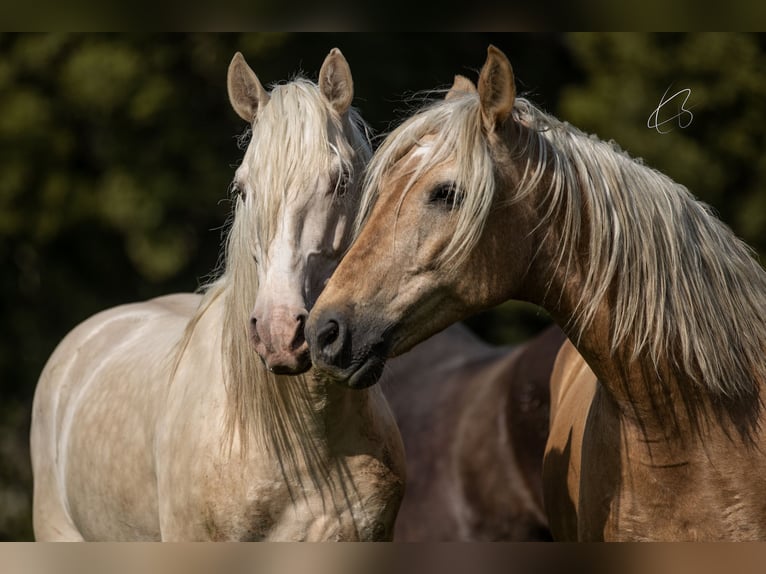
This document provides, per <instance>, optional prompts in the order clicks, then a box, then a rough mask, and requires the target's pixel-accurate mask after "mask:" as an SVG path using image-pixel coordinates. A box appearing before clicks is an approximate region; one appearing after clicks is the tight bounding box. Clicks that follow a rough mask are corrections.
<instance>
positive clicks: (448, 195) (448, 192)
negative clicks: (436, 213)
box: [428, 183, 464, 209]
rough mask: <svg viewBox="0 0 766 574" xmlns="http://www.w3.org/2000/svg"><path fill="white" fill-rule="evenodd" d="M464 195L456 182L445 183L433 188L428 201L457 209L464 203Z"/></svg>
mask: <svg viewBox="0 0 766 574" xmlns="http://www.w3.org/2000/svg"><path fill="white" fill-rule="evenodd" d="M463 195H464V194H463V192H462V191H461V190H460V189H458V187H457V185H456V184H455V183H443V184H441V185H437V186H436V187H435V188H434V189H433V190H431V195H430V196H429V198H428V203H430V204H432V205H438V206H440V207H444V208H447V209H456V208H458V207H460V205H461V204H462V203H463Z"/></svg>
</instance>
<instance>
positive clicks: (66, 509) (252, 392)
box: [31, 49, 551, 540]
mask: <svg viewBox="0 0 766 574" xmlns="http://www.w3.org/2000/svg"><path fill="white" fill-rule="evenodd" d="M228 93H229V99H230V102H231V104H232V107H233V108H234V110H235V111H236V113H237V114H238V115H239V116H240V117H241V118H242V119H243V120H244V121H245V122H246V123H247V124H248V132H247V135H249V143H248V145H247V149H246V151H245V155H244V158H243V160H242V162H241V165H240V166H239V168H238V169H237V170H236V173H235V176H234V181H233V185H232V192H233V197H232V201H233V204H234V212H233V217H232V220H231V224H230V228H229V230H228V236H227V239H226V244H225V252H224V263H225V266H224V268H223V270H222V272H221V274H220V276H219V278H218V279H217V280H215V281H214V282H212V283H211V284H209V285H207V286H206V287H205V289H204V292H203V294H201V295H200V294H175V295H168V296H165V297H160V298H157V299H153V300H150V301H147V302H144V303H135V304H131V305H124V306H121V307H117V308H114V309H110V310H107V311H104V312H102V313H99V314H97V315H95V316H94V317H91V318H90V319H88V320H86V321H85V322H84V323H82V324H81V325H79V326H78V327H76V328H75V329H74V330H73V331H72V332H71V333H70V334H69V335H67V336H66V337H65V339H64V340H63V341H62V342H61V343H60V345H59V346H58V347H57V349H56V350H55V351H54V353H53V355H52V356H51V358H50V359H49V361H48V363H47V364H46V366H45V368H44V370H43V373H42V374H41V377H40V381H39V383H38V387H37V389H36V392H35V399H34V404H33V415H32V429H31V454H32V464H33V472H34V497H33V512H34V516H33V519H34V530H35V537H36V538H37V539H38V540H380V539H390V538H391V537H392V536H394V527H395V525H394V519H395V517H396V516H397V511H398V510H399V507H400V502H402V497H403V490H404V482H405V453H404V451H403V446H402V437H400V434H399V431H398V429H397V424H396V422H398V423H399V424H400V425H402V426H403V428H406V429H411V430H409V431H408V432H405V436H404V440H405V443H406V445H407V460H406V466H407V467H408V469H412V470H413V472H411V473H410V477H409V480H408V489H407V492H406V494H405V495H404V500H403V502H402V506H401V512H400V513H399V519H398V520H397V522H396V535H395V538H396V539H399V540H454V539H458V538H461V537H462V538H468V539H499V538H513V539H530V538H538V537H543V538H545V537H547V536H548V534H547V527H546V521H545V518H544V515H543V511H542V485H541V481H540V470H539V468H538V467H539V465H538V464H536V463H535V461H538V460H539V459H540V458H541V455H542V448H543V444H544V437H545V435H546V431H545V428H544V427H545V424H546V422H547V418H546V417H545V416H544V415H545V414H547V411H545V410H544V409H537V408H531V405H537V404H542V405H543V407H545V405H547V384H543V383H542V382H540V381H542V380H544V379H545V378H546V376H547V372H546V370H548V371H549V370H550V367H551V364H548V365H547V366H545V365H544V366H543V372H542V373H541V374H538V376H537V377H532V378H529V377H527V378H525V379H520V378H516V380H518V381H519V383H520V384H518V385H513V384H508V385H501V384H498V383H499V382H500V381H501V380H503V377H504V376H506V375H508V376H511V377H512V378H513V377H514V373H516V372H517V371H518V370H519V368H521V367H523V366H524V365H526V364H527V363H528V362H529V357H530V356H534V352H535V350H534V348H533V347H531V348H529V349H517V350H508V349H498V348H493V347H490V346H489V345H486V344H484V343H482V342H481V341H479V340H478V339H477V338H476V337H474V336H473V335H471V334H470V333H469V332H468V331H467V329H466V328H464V327H462V326H455V327H452V328H450V329H447V330H445V331H444V332H442V333H439V334H438V335H436V336H435V337H433V338H432V339H431V340H430V341H429V342H428V344H427V345H423V346H421V347H419V348H417V349H415V350H413V351H412V352H411V353H407V354H405V355H404V356H403V357H401V358H400V359H397V360H394V361H392V362H391V365H390V368H389V371H390V372H389V374H388V375H387V376H384V384H386V383H389V384H390V386H388V388H387V393H388V396H389V399H390V400H391V403H392V404H393V405H395V408H396V409H397V410H396V413H395V415H396V421H395V419H394V416H393V414H392V412H391V410H390V408H389V406H388V401H387V400H386V398H384V396H383V394H382V393H381V389H380V387H377V386H376V387H371V388H369V389H365V390H351V389H347V388H344V387H343V386H340V385H337V384H335V383H334V382H331V381H328V380H325V379H322V378H317V377H316V376H315V373H314V372H313V371H311V370H310V363H309V360H308V356H309V355H308V347H307V344H306V341H305V339H304V337H303V324H304V322H305V320H306V317H307V315H308V310H309V309H311V306H312V305H313V303H314V301H315V300H316V299H317V297H318V296H319V293H320V291H321V290H322V288H323V286H324V284H325V282H326V281H327V280H328V278H329V277H330V274H331V273H332V271H333V270H334V268H335V266H336V265H337V264H338V262H339V261H340V258H341V255H342V254H343V253H344V252H345V250H347V249H348V247H349V245H350V242H351V239H352V233H353V222H354V220H355V218H356V217H357V215H358V212H359V209H360V199H361V197H362V194H361V183H362V179H363V171H364V169H365V166H366V164H367V162H368V161H369V160H370V157H371V155H372V153H371V146H370V143H369V139H368V128H367V126H366V125H365V123H364V121H363V120H362V119H361V117H360V116H359V114H358V113H357V112H356V110H355V109H354V108H352V107H351V105H350V104H351V101H352V98H353V79H352V76H351V70H350V68H349V65H348V63H347V61H346V59H345V57H344V56H343V55H342V54H341V53H340V51H339V50H337V49H333V50H332V51H331V52H330V53H329V54H328V55H327V57H326V58H325V60H324V63H323V65H322V67H321V69H320V72H319V79H318V83H317V84H314V83H313V82H310V81H309V80H307V79H303V78H299V79H296V80H294V81H291V82H288V83H283V84H280V85H277V86H275V87H274V88H273V89H272V90H271V91H268V90H266V89H265V88H264V87H263V86H262V84H261V82H260V81H259V80H258V78H257V76H256V75H255V74H254V73H253V71H252V70H251V69H250V67H249V66H248V65H247V64H246V62H245V60H244V58H243V57H242V56H241V55H240V54H236V55H235V56H234V58H233V59H232V61H231V64H230V66H229V71H228ZM444 353H447V354H448V355H449V360H444V357H443V355H444ZM549 354H550V353H549ZM548 363H551V361H548ZM479 367H480V368H479ZM538 370H539V369H538ZM485 372H486V373H493V374H494V375H493V376H494V380H493V379H492V378H489V379H487V380H481V379H482V377H484V376H485V375H484V374H483V373H485ZM530 381H531V382H530ZM469 383H470V384H469ZM466 387H469V388H476V389H484V390H483V391H482V392H481V393H477V395H478V397H479V398H478V400H468V399H473V395H474V393H466V392H465V390H466ZM413 388H420V389H423V390H427V389H431V388H434V389H439V388H441V389H442V391H441V396H442V402H443V403H445V404H446V403H449V404H451V405H453V407H452V409H451V410H450V411H449V412H448V411H447V410H446V409H445V410H444V411H443V412H441V413H438V412H436V411H435V409H433V408H432V407H433V400H432V397H430V396H424V397H423V400H422V401H421V402H420V403H414V402H413V401H412V400H411V389H413ZM541 394H542V396H541ZM517 399H518V400H517ZM486 405H490V407H491V408H494V409H496V410H497V414H498V417H501V418H502V419H503V420H507V421H508V429H509V434H510V437H511V438H510V440H505V439H503V440H502V441H501V440H498V438H497V436H496V433H492V434H493V435H495V436H494V437H493V436H490V437H489V438H490V440H487V438H486V437H483V436H477V437H475V438H472V439H471V440H462V441H459V447H457V448H456V447H455V446H454V445H452V444H451V443H452V438H453V437H454V435H455V433H456V429H458V428H463V427H466V426H471V421H470V419H469V418H468V416H469V415H470V412H471V409H472V408H473V409H474V410H477V409H483V408H485V406H486ZM519 407H520V408H519ZM541 413H543V418H541V416H540V415H541ZM437 415H438V416H437ZM432 429H435V430H434V431H433V432H432ZM493 439H494V440H493ZM440 441H441V442H440ZM477 452H479V453H484V458H492V459H494V460H498V457H500V458H501V459H502V460H503V461H504V465H503V469H502V471H501V472H495V473H492V472H490V473H485V472H481V470H482V469H480V468H477V462H478V461H480V459H477V458H476V457H475V456H474V455H475V454H476V453H477ZM445 468H446V472H445V471H444V469H445ZM468 475H473V476H480V477H482V478H483V477H485V476H489V477H490V478H491V479H492V480H494V481H495V482H497V481H503V480H504V477H505V476H506V475H507V476H510V477H511V478H512V480H514V481H515V485H514V486H513V487H511V488H507V489H504V490H502V491H498V490H497V489H496V488H494V489H493V488H489V487H490V486H491V482H490V483H486V484H482V486H483V488H476V483H475V481H474V482H470V481H466V480H463V477H465V476H468ZM498 492H499V493H500V496H498ZM477 495H480V496H478V497H477ZM490 516H492V517H493V520H478V521H477V517H481V518H488V517H490ZM509 517H510V519H509ZM426 518H427V520H426Z"/></svg>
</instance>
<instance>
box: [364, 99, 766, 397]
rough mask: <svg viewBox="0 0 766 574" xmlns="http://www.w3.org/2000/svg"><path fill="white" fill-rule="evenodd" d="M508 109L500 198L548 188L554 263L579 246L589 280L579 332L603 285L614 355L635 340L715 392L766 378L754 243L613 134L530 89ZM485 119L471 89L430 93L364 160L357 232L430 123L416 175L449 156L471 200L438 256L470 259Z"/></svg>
mask: <svg viewBox="0 0 766 574" xmlns="http://www.w3.org/2000/svg"><path fill="white" fill-rule="evenodd" d="M513 120H514V122H515V125H516V126H517V128H518V129H515V130H512V132H513V133H514V134H515V135H516V136H517V141H512V142H511V141H509V142H506V144H507V145H508V146H509V148H510V153H511V156H512V158H513V159H515V160H520V161H521V168H520V172H521V175H520V180H519V181H518V182H516V183H515V185H516V186H517V187H516V189H514V190H513V191H512V193H511V195H510V197H509V199H508V201H510V202H518V201H520V200H522V199H524V198H525V197H527V196H528V195H529V194H530V193H531V192H532V191H533V190H534V189H536V188H537V187H539V186H540V185H547V190H544V193H543V195H542V200H541V203H540V207H543V206H544V209H542V211H543V212H544V215H543V216H542V219H541V221H540V222H539V224H538V229H541V228H544V227H546V224H549V223H550V222H551V221H552V220H553V219H554V218H556V219H557V221H558V222H559V223H557V227H558V228H557V229H556V230H555V232H556V233H558V234H560V236H561V237H560V241H561V243H560V252H559V256H558V261H557V262H556V264H557V265H559V266H562V265H563V266H565V267H566V270H567V271H569V269H571V268H572V266H573V265H574V264H575V261H574V257H575V254H577V252H578V246H580V245H582V244H583V242H584V244H585V245H587V247H588V250H587V260H586V261H581V262H579V265H580V266H581V268H582V269H583V270H584V272H585V281H584V284H583V287H582V289H581V293H582V295H581V298H580V300H579V302H578V304H577V307H576V310H575V313H574V316H573V317H572V318H571V326H572V327H574V332H575V333H579V335H580V336H581V335H582V333H584V332H585V331H586V330H587V329H588V328H589V326H590V325H591V324H592V322H593V320H594V318H595V315H596V312H597V310H598V308H599V306H600V305H601V304H602V303H603V301H604V299H605V297H607V295H608V296H609V297H610V312H611V319H612V321H611V332H610V334H609V336H610V344H611V349H612V352H616V351H617V349H618V347H621V345H623V344H625V343H628V342H629V345H630V347H629V352H630V355H631V359H636V358H639V357H641V358H642V359H648V360H649V361H650V363H649V364H651V365H653V368H654V369H655V372H656V370H657V369H658V368H659V366H660V365H669V367H670V368H671V369H672V370H673V371H674V372H677V373H684V374H685V376H688V377H690V378H691V379H692V380H693V381H694V383H696V385H697V386H698V388H700V389H705V390H707V391H708V392H710V393H712V394H713V395H716V396H722V397H728V398H730V399H731V398H734V399H737V398H752V397H754V396H757V388H758V383H760V382H763V381H766V361H764V360H763V353H764V350H766V272H764V270H763V268H762V267H761V266H760V265H759V263H758V262H757V261H756V260H755V259H754V257H753V252H752V250H751V249H750V248H749V247H748V246H747V245H746V244H745V243H744V242H742V241H741V240H740V239H738V238H737V237H736V236H735V235H734V233H733V232H732V231H731V230H730V229H729V228H728V227H727V226H726V225H725V224H724V223H723V222H721V221H720V220H719V219H717V218H716V217H715V216H714V215H713V213H712V211H711V208H710V207H709V206H707V205H706V204H704V203H702V202H700V201H698V200H696V199H695V198H694V197H693V196H692V194H691V193H690V192H689V191H688V190H687V189H686V188H685V187H684V186H682V185H680V184H677V183H675V182H673V181H672V180H671V179H670V178H669V177H667V176H666V175H664V174H662V173H660V172H659V171H657V170H654V169H652V168H650V167H647V166H646V165H644V164H643V162H642V161H641V160H640V159H634V158H631V157H630V156H629V155H628V154H627V153H626V152H624V151H622V150H621V149H620V148H619V147H618V146H617V145H616V144H615V143H614V142H605V141H602V140H600V139H598V138H597V137H595V136H589V135H587V134H585V133H583V132H582V131H580V130H578V129H577V128H575V127H573V126H571V125H569V124H568V123H566V122H561V121H559V120H558V119H556V118H555V117H553V116H550V115H548V114H546V113H544V112H542V111H541V110H539V109H538V108H536V107H535V106H534V105H533V104H531V103H530V102H529V101H527V100H526V99H524V98H517V99H516V101H515V103H514V110H513ZM480 128H481V125H480V103H479V98H478V95H477V94H475V93H473V94H470V93H469V94H466V95H462V96H459V97H456V98H450V99H449V100H441V101H438V102H435V103H432V104H429V105H427V106H426V107H425V108H424V109H423V110H422V111H421V112H419V113H417V114H416V115H414V116H412V117H411V118H410V119H408V120H406V121H405V122H404V123H403V124H402V125H400V126H399V127H398V128H397V129H396V130H394V131H393V132H392V133H391V134H390V135H389V136H388V138H387V139H386V141H385V143H384V144H383V145H382V146H381V147H380V148H379V150H378V152H376V154H375V157H374V158H373V161H372V163H371V164H370V166H369V167H368V172H367V174H368V175H367V180H366V182H365V192H364V197H363V200H362V205H363V210H362V211H361V212H360V217H359V219H358V220H357V229H359V228H360V227H361V225H362V224H363V222H364V220H365V219H366V217H367V216H368V215H369V212H370V210H371V208H372V205H373V204H374V201H375V197H376V196H377V193H378V189H379V188H380V184H381V181H382V177H383V176H384V174H385V173H386V171H387V170H388V169H390V167H391V166H392V165H393V164H394V163H395V162H396V161H397V160H399V159H400V158H402V157H403V156H404V155H405V154H406V153H407V152H408V151H409V150H410V149H411V147H412V146H413V144H415V143H416V142H417V141H418V140H420V139H421V138H422V137H424V136H427V135H429V134H433V135H435V137H434V138H433V145H432V146H431V147H430V149H426V150H424V153H423V154H421V155H420V156H419V157H420V159H419V163H418V165H417V167H415V168H414V171H413V175H412V177H411V179H410V180H409V181H410V185H411V184H412V182H413V181H414V180H415V179H416V178H417V177H418V176H419V175H420V174H421V173H422V172H423V171H424V170H425V169H427V168H428V167H430V166H433V165H435V164H437V163H439V162H441V161H445V160H447V159H448V158H455V159H456V162H455V163H456V165H455V168H456V169H457V171H458V173H457V178H456V179H457V182H458V184H459V185H460V186H462V187H463V188H464V189H465V191H466V192H467V193H466V194H465V198H464V202H463V207H468V209H467V210H466V213H462V210H463V207H461V209H460V210H456V211H457V214H456V215H455V216H456V217H457V218H458V219H457V223H456V232H455V234H454V236H453V237H452V238H451V241H450V243H449V244H448V246H447V248H446V251H445V253H444V254H443V256H442V261H446V260H449V259H460V258H462V257H465V256H466V254H467V252H468V251H470V250H471V249H472V248H473V247H474V246H475V244H476V241H477V240H478V238H479V237H480V235H481V233H482V230H483V228H484V225H485V223H486V220H487V216H488V214H489V212H490V209H491V206H492V205H493V201H494V196H495V188H496V184H495V178H496V176H497V170H498V168H497V167H496V163H495V158H494V156H493V152H492V150H491V149H490V146H489V143H488V142H487V140H486V138H485V137H484V136H483V135H482V132H481V129H480ZM545 178H548V179H547V180H546V179H545ZM543 182H546V183H543ZM408 187H409V186H406V187H405V190H404V192H403V193H406V191H407V188H408ZM585 209H587V210H588V216H589V221H588V224H587V226H586V224H585V223H584V221H583V212H584V211H585ZM547 228H548V230H549V231H548V232H547V233H548V234H550V233H552V232H553V231H554V230H553V229H552V227H551V226H550V225H547Z"/></svg>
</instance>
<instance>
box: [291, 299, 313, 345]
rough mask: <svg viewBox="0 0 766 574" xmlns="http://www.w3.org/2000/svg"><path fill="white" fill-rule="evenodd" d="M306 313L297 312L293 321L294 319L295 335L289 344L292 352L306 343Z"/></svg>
mask: <svg viewBox="0 0 766 574" xmlns="http://www.w3.org/2000/svg"><path fill="white" fill-rule="evenodd" d="M308 316H309V314H308V311H306V310H305V309H304V310H301V311H299V312H297V313H296V314H295V315H294V316H293V319H295V334H294V335H293V339H292V341H291V342H290V348H291V349H292V350H296V349H298V348H299V347H300V346H301V345H303V344H305V343H306V333H305V330H306V319H308Z"/></svg>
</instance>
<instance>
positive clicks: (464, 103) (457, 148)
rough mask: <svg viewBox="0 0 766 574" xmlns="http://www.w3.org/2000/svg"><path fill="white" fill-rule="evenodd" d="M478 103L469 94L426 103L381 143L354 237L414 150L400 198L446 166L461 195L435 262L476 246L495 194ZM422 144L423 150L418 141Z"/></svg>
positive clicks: (459, 256)
mask: <svg viewBox="0 0 766 574" xmlns="http://www.w3.org/2000/svg"><path fill="white" fill-rule="evenodd" d="M480 122H481V118H480V115H479V100H478V97H477V96H476V95H475V94H469V93H466V94H465V95H457V96H456V97H454V98H450V99H449V100H439V101H437V102H433V103H431V104H428V105H427V106H426V107H425V108H423V109H422V110H421V111H420V112H418V113H416V114H414V115H413V116H411V117H410V118H409V119H407V120H405V121H404V122H403V123H402V124H401V125H400V126H399V127H397V128H396V129H394V130H393V131H392V132H391V133H390V134H389V135H388V137H386V139H385V140H384V141H383V143H382V144H381V146H380V147H379V148H378V150H377V151H376V152H375V155H374V156H373V158H372V161H371V162H370V165H369V166H368V167H367V177H366V178H365V182H364V191H363V194H362V203H361V207H360V210H359V214H358V217H357V220H356V226H355V229H356V233H357V234H358V233H359V232H360V231H361V228H362V227H363V225H364V222H365V221H366V220H367V218H369V215H370V213H371V212H372V208H373V206H374V204H375V201H376V199H377V196H378V194H379V193H380V189H381V187H382V184H383V180H384V178H385V177H386V176H387V175H388V174H389V172H390V171H391V169H392V168H393V167H394V165H396V164H397V162H399V160H401V159H402V158H403V157H405V156H406V155H407V154H408V153H409V152H410V151H412V150H413V148H414V147H416V146H418V147H419V149H418V152H417V153H416V154H413V158H412V160H413V162H414V168H413V170H412V172H411V173H410V176H409V178H408V180H407V183H406V184H405V185H404V187H403V188H402V190H401V194H402V195H401V199H402V200H403V199H404V197H405V196H406V194H407V193H408V192H409V191H410V190H411V188H412V186H413V184H414V183H415V182H416V181H417V180H418V179H419V178H420V177H422V175H423V174H424V173H425V172H426V171H427V170H429V169H431V168H433V167H434V166H438V165H440V164H446V163H449V164H450V169H452V170H453V171H454V180H455V183H456V184H457V186H458V187H459V188H461V189H462V190H464V191H465V194H464V196H463V202H462V204H461V207H460V209H459V210H455V211H453V217H455V218H456V222H455V226H456V227H455V233H454V235H453V236H452V238H451V240H450V241H449V243H448V244H447V246H446V247H445V249H444V251H443V252H442V253H441V254H440V263H442V264H447V263H452V264H455V263H458V262H459V261H460V260H461V259H463V258H464V257H465V256H466V255H467V254H468V253H469V252H470V251H471V249H472V248H473V247H474V246H475V245H476V242H477V241H478V239H479V237H480V235H481V231H482V229H483V227H484V223H485V222H486V220H487V216H488V215H489V210H490V207H491V206H492V202H493V199H494V194H495V178H494V173H493V169H492V160H491V155H490V150H489V147H488V146H487V144H486V142H485V140H484V138H483V137H482V136H481V132H480ZM428 136H432V137H430V138H429V139H428V143H427V145H423V142H422V140H423V138H427V137H428Z"/></svg>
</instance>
